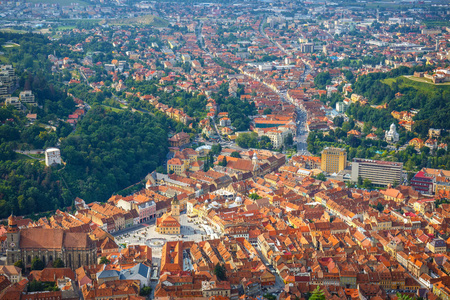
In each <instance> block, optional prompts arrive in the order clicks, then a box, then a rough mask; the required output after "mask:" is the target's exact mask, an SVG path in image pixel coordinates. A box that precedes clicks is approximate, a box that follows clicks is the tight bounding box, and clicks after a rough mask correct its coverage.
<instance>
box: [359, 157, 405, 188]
mask: <svg viewBox="0 0 450 300" xmlns="http://www.w3.org/2000/svg"><path fill="white" fill-rule="evenodd" d="M402 170H403V163H399V162H391V161H382V160H372V159H363V158H354V159H353V161H352V177H351V178H352V181H353V182H357V181H358V177H360V176H361V178H362V179H363V180H364V179H369V180H370V181H371V182H372V184H374V185H378V186H387V185H388V184H393V183H394V182H396V183H397V184H401V182H402Z"/></svg>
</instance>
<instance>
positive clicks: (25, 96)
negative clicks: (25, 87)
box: [19, 91, 37, 106]
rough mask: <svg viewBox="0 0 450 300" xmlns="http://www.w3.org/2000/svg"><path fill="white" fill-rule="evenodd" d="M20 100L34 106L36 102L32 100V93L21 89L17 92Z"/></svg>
mask: <svg viewBox="0 0 450 300" xmlns="http://www.w3.org/2000/svg"><path fill="white" fill-rule="evenodd" d="M19 98H20V102H22V103H29V104H32V105H34V106H36V105H37V104H36V102H35V101H34V95H33V93H32V92H31V91H23V92H20V94H19Z"/></svg>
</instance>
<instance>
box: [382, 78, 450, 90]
mask: <svg viewBox="0 0 450 300" xmlns="http://www.w3.org/2000/svg"><path fill="white" fill-rule="evenodd" d="M399 78H403V79H404V81H403V82H402V83H401V84H400V87H413V88H415V89H417V90H421V91H423V92H426V93H430V92H432V91H435V90H437V89H438V90H447V91H450V83H448V82H447V83H439V84H434V83H433V82H431V80H428V79H426V78H416V77H412V76H400V77H396V78H387V79H383V80H382V82H383V83H386V84H387V85H389V86H391V87H392V84H393V83H394V82H395V81H397V79H399Z"/></svg>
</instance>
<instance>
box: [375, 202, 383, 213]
mask: <svg viewBox="0 0 450 300" xmlns="http://www.w3.org/2000/svg"><path fill="white" fill-rule="evenodd" d="M376 209H377V210H378V211H379V212H382V211H383V210H384V206H383V204H381V202H378V203H377V206H376Z"/></svg>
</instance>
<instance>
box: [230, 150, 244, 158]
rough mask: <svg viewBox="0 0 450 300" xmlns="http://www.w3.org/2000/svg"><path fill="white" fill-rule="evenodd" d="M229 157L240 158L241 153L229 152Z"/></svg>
mask: <svg viewBox="0 0 450 300" xmlns="http://www.w3.org/2000/svg"><path fill="white" fill-rule="evenodd" d="M230 156H231V157H235V158H241V155H240V154H239V152H237V151H233V152H231V154H230Z"/></svg>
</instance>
